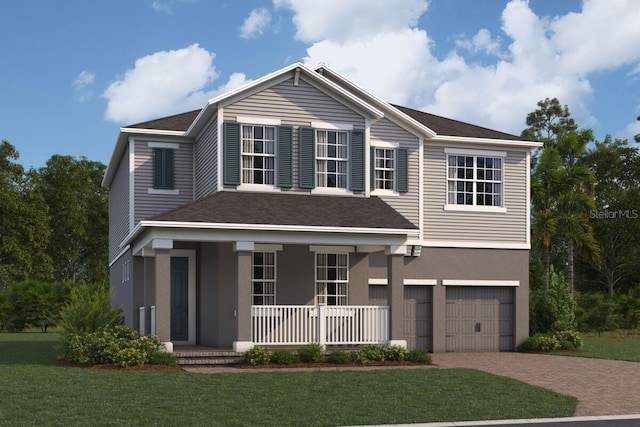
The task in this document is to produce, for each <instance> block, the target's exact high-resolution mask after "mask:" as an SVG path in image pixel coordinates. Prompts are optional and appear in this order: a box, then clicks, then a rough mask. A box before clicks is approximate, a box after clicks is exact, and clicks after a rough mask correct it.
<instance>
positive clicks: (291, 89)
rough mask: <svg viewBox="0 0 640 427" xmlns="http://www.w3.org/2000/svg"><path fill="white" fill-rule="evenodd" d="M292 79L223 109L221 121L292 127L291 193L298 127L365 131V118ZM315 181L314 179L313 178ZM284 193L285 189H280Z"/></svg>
mask: <svg viewBox="0 0 640 427" xmlns="http://www.w3.org/2000/svg"><path fill="white" fill-rule="evenodd" d="M293 83H294V82H293V77H292V78H290V79H288V80H285V81H283V82H282V83H278V84H277V85H274V86H272V87H270V88H267V89H265V90H263V91H260V92H258V93H256V94H254V95H251V96H248V97H247V98H244V99H242V100H240V101H237V102H235V103H233V104H230V105H227V106H225V107H224V120H226V121H228V120H236V118H237V117H238V116H252V117H265V118H274V119H280V120H281V121H282V125H287V126H294V129H293V150H292V152H291V154H292V159H291V160H292V161H291V165H292V175H293V188H292V190H298V191H300V178H299V170H300V169H299V162H300V160H299V157H298V155H299V147H298V141H299V127H301V126H302V127H309V126H310V125H311V122H312V121H321V122H327V123H349V124H352V125H353V127H354V129H364V126H365V123H364V117H363V116H361V115H360V114H358V113H356V112H355V111H353V110H352V109H350V108H349V107H347V106H346V105H344V104H342V103H341V102H339V101H337V100H336V99H334V98H332V97H330V96H329V95H327V94H325V93H324V92H321V91H320V90H318V89H316V88H315V87H313V86H312V85H311V84H309V83H307V82H306V81H305V80H304V78H302V77H301V78H300V79H299V81H298V86H294V84H293ZM314 179H315V177H314ZM283 190H285V189H283Z"/></svg>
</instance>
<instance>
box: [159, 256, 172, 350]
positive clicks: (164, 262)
mask: <svg viewBox="0 0 640 427" xmlns="http://www.w3.org/2000/svg"><path fill="white" fill-rule="evenodd" d="M155 284H156V286H155V300H156V335H157V336H158V338H160V341H162V343H163V344H164V345H165V347H166V349H167V351H168V352H173V344H172V343H171V251H170V250H168V249H156V250H155Z"/></svg>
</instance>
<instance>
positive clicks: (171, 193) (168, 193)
mask: <svg viewBox="0 0 640 427" xmlns="http://www.w3.org/2000/svg"><path fill="white" fill-rule="evenodd" d="M147 193H148V194H157V195H163V196H178V195H180V190H176V189H174V190H165V189H160V188H148V189H147Z"/></svg>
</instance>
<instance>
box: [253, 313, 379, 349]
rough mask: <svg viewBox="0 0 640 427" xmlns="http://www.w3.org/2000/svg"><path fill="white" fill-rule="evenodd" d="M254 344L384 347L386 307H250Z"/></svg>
mask: <svg viewBox="0 0 640 427" xmlns="http://www.w3.org/2000/svg"><path fill="white" fill-rule="evenodd" d="M251 338H252V341H253V343H254V344H263V345H296V344H310V343H318V344H320V345H326V344H386V343H388V342H389V307H388V306H355V305H346V306H324V305H319V306H314V305H254V306H251Z"/></svg>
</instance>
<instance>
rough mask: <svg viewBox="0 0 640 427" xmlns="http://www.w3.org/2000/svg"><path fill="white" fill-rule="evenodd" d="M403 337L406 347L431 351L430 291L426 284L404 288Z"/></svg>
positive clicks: (431, 311) (431, 308)
mask: <svg viewBox="0 0 640 427" xmlns="http://www.w3.org/2000/svg"><path fill="white" fill-rule="evenodd" d="M403 312H404V321H403V332H404V339H405V340H406V341H407V347H408V348H409V349H413V348H423V349H425V350H427V351H432V341H433V340H432V324H431V323H432V318H433V307H432V291H431V288H430V287H426V286H406V287H405V288H404V304H403Z"/></svg>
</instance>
